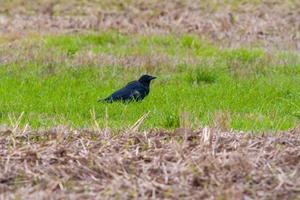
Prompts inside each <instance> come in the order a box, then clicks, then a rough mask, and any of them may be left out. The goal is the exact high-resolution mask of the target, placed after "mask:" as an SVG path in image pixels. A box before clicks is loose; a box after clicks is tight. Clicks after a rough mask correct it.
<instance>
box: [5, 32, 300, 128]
mask: <svg viewBox="0 0 300 200" xmlns="http://www.w3.org/2000/svg"><path fill="white" fill-rule="evenodd" d="M2 45H3V46H4V47H5V46H7V47H5V48H2V50H1V51H2V52H1V54H2V55H3V58H4V59H3V61H2V63H1V68H0V77H1V78H0V91H1V99H0V108H1V110H0V112H1V116H0V122H1V123H2V124H8V125H9V124H10V123H14V122H15V121H16V118H18V117H19V116H20V115H21V113H23V116H22V119H21V124H22V125H25V124H28V125H29V126H31V127H33V128H39V127H51V126H57V125H60V124H65V125H70V126H72V127H88V126H91V125H93V124H94V123H95V120H96V121H97V122H98V123H99V125H100V126H101V127H104V126H109V127H113V128H124V127H128V126H130V125H132V124H133V123H134V122H135V121H137V120H138V119H139V118H140V117H141V116H142V115H143V114H145V113H147V112H150V113H149V116H148V118H147V119H146V120H145V124H144V126H143V127H144V128H167V129H169V128H175V127H179V126H181V125H182V123H183V121H187V123H188V126H190V127H193V128H197V127H199V126H202V125H214V124H216V123H218V124H219V125H220V126H221V128H223V129H227V130H228V129H231V128H232V129H236V130H285V129H288V128H291V127H293V126H295V125H296V124H297V123H299V119H300V87H299V85H300V57H299V55H298V54H297V53H295V52H294V53H293V52H286V51H285V52H283V51H277V52H267V51H266V50H264V49H261V48H236V49H231V48H220V47H218V46H216V45H213V44H211V43H209V42H207V41H203V40H201V39H199V38H198V37H196V36H193V35H180V36H176V35H151V36H148V35H147V36H142V35H128V34H127V35H126V34H121V33H118V32H103V33H86V34H79V35H78V34H77V35H74V34H71V35H69V34H67V35H66V34H64V35H54V36H52V35H44V36H39V35H37V36H35V35H31V36H27V37H26V38H25V39H21V40H17V41H15V42H13V43H12V44H11V43H8V44H6V43H5V42H4V44H2ZM8 46H9V47H8ZM144 73H149V74H152V75H155V76H157V77H158V78H157V79H156V80H155V81H154V82H153V84H152V85H151V92H150V95H149V96H148V97H147V98H146V99H145V100H144V101H143V102H141V103H133V104H128V105H127V104H122V103H115V104H104V103H97V99H98V98H101V97H102V98H103V97H106V96H107V95H109V94H110V93H111V92H113V91H114V90H115V89H118V88H120V87H122V86H123V85H124V84H126V83H127V82H129V81H131V80H134V79H137V78H138V77H139V76H140V75H141V74H144ZM92 113H95V114H92ZM183 117H184V118H186V119H182V118H183Z"/></svg>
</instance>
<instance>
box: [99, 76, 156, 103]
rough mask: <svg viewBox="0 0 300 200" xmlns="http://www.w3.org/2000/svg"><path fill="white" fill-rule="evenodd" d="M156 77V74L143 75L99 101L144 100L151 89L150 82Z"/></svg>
mask: <svg viewBox="0 0 300 200" xmlns="http://www.w3.org/2000/svg"><path fill="white" fill-rule="evenodd" d="M153 79H156V77H154V76H150V75H147V74H146V75H143V76H141V77H140V78H139V80H136V81H132V82H129V83H128V84H127V85H126V86H125V87H123V88H121V89H120V90H117V91H116V92H114V93H113V94H111V95H110V96H108V97H106V98H105V99H99V100H98V102H103V101H104V102H107V103H112V102H114V101H122V102H127V103H128V102H131V101H141V100H143V99H144V98H145V97H146V96H147V95H148V94H149V91H150V82H151V81H152V80H153Z"/></svg>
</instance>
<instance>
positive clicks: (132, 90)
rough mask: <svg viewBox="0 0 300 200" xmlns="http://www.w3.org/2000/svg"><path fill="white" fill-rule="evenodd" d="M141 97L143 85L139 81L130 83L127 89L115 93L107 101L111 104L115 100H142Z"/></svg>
mask: <svg viewBox="0 0 300 200" xmlns="http://www.w3.org/2000/svg"><path fill="white" fill-rule="evenodd" d="M140 95H141V84H140V83H139V82H138V81H132V82H130V83H128V84H127V85H126V86H125V87H123V88H121V89H120V90H117V91H116V92H114V93H113V94H112V95H110V96H109V97H107V98H106V99H105V100H106V101H107V102H111V101H114V100H130V99H132V98H140Z"/></svg>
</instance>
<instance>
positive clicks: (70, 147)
mask: <svg viewBox="0 0 300 200" xmlns="http://www.w3.org/2000/svg"><path fill="white" fill-rule="evenodd" d="M298 129H299V128H295V129H293V130H291V131H288V132H280V133H274V134H267V133H265V134H251V133H230V132H221V131H218V129H210V128H204V129H200V130H194V131H193V130H190V129H186V131H185V130H181V129H180V130H179V129H176V130H175V131H174V132H169V131H160V130H149V131H144V132H132V130H131V131H120V132H118V133H114V132H112V131H109V130H108V129H106V130H105V131H102V130H99V129H95V130H88V129H84V130H73V129H69V128H65V127H57V128H53V129H50V130H44V131H31V130H26V129H25V130H20V129H10V128H7V127H2V128H1V131H0V147H1V149H2V151H1V152H0V153H1V160H0V166H1V169H3V170H1V172H0V197H1V198H5V199H14V198H20V199H29V198H30V199H40V198H51V199H61V198H86V199H100V198H101V199H103V198H120V199H129V198H139V199H145V198H157V199H178V198H181V199H183V198H188V199H193V198H206V199H207V198H210V199H218V198H223V199H245V198H249V199H297V198H299V197H300V190H299V187H300V179H299V177H300V176H299V175H300V174H299V172H300V170H299V161H300V154H299V152H300V149H299V146H300V137H299V136H300V132H299V130H298Z"/></svg>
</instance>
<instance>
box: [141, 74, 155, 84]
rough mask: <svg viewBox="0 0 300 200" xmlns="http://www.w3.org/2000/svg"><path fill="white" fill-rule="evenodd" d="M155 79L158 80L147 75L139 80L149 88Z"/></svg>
mask: <svg viewBox="0 0 300 200" xmlns="http://www.w3.org/2000/svg"><path fill="white" fill-rule="evenodd" d="M153 79H156V77H155V76H150V75H147V74H145V75H143V76H141V77H140V78H139V82H140V83H142V84H143V85H145V86H149V85H150V82H151V81H152V80H153Z"/></svg>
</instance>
